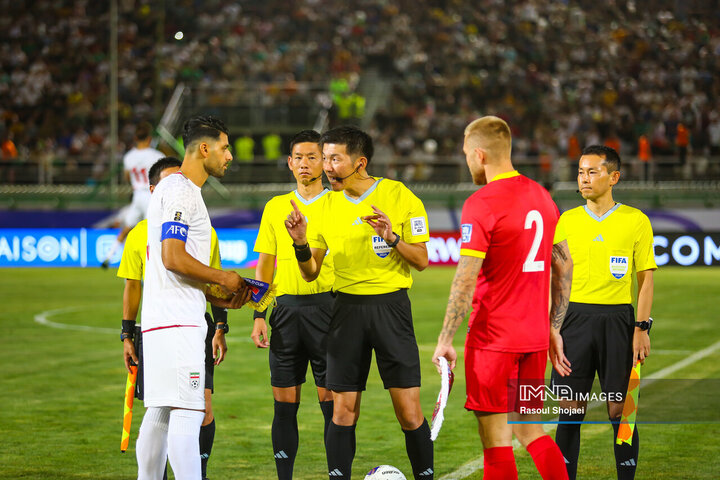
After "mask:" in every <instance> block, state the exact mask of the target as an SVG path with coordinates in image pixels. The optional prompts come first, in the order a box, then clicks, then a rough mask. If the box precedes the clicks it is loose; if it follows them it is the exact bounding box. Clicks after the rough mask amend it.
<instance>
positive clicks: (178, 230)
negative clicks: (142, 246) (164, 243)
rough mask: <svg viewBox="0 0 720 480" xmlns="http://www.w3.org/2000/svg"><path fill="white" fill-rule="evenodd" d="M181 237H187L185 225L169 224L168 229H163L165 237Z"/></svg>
mask: <svg viewBox="0 0 720 480" xmlns="http://www.w3.org/2000/svg"><path fill="white" fill-rule="evenodd" d="M178 235H179V236H181V237H187V227H184V226H182V225H172V224H171V225H169V226H168V229H167V230H166V231H165V235H164V236H165V237H173V238H177V236H178Z"/></svg>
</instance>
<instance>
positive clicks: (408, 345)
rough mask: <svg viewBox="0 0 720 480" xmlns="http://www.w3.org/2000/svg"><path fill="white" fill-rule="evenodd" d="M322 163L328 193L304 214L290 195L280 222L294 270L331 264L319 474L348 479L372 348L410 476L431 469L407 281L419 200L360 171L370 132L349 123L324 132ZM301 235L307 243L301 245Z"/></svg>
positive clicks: (418, 246)
mask: <svg viewBox="0 0 720 480" xmlns="http://www.w3.org/2000/svg"><path fill="white" fill-rule="evenodd" d="M320 143H321V145H322V152H323V169H324V170H325V174H326V176H327V178H328V180H329V181H330V185H331V186H332V188H333V190H334V192H332V193H331V194H330V195H329V196H328V199H327V201H326V203H325V207H324V210H323V214H322V215H321V216H319V217H317V218H315V217H313V218H311V219H310V221H309V222H307V221H306V219H305V217H304V215H303V214H302V212H301V211H300V210H299V209H298V207H297V202H295V201H293V202H292V203H293V207H292V208H293V211H292V213H291V214H290V215H289V216H288V218H287V221H286V222H285V226H286V227H287V230H288V232H289V233H290V237H291V238H292V241H293V247H294V248H295V257H296V258H297V263H298V265H299V266H300V270H301V272H302V276H303V278H304V279H305V280H308V281H311V280H314V279H315V278H317V276H318V275H319V274H320V273H321V272H322V270H323V269H324V267H323V263H324V259H325V254H326V252H331V253H332V255H333V257H332V258H333V262H334V267H335V283H334V287H333V289H334V290H335V291H336V292H337V299H336V301H335V305H334V307H333V315H332V321H331V323H330V331H329V333H328V340H327V368H328V370H327V388H328V389H329V390H331V391H332V396H333V402H334V410H333V417H332V422H331V423H330V425H329V426H328V429H327V437H326V442H325V447H326V451H327V458H328V477H329V478H330V479H331V480H332V479H335V478H350V476H351V470H352V462H353V458H354V456H355V425H356V423H357V420H358V416H359V414H360V399H361V395H362V391H363V390H365V386H366V382H367V376H368V372H369V370H370V360H371V358H372V353H373V351H374V352H375V357H376V359H377V366H378V371H379V373H380V377H381V378H382V380H383V384H384V386H385V388H386V389H388V390H389V392H390V397H391V399H392V402H393V407H394V408H395V415H396V416H397V419H398V421H399V422H400V426H401V428H402V430H403V432H404V433H405V445H406V449H407V454H408V457H409V459H410V464H411V465H412V470H413V475H414V477H415V478H416V479H432V478H433V474H434V473H433V444H432V441H431V440H430V428H429V426H428V423H427V421H426V420H425V418H424V417H423V413H422V410H421V408H420V359H419V356H418V347H417V342H416V340H415V333H414V330H413V321H412V312H411V306H410V300H409V298H408V295H407V289H408V288H410V286H411V285H412V276H411V275H410V269H411V268H414V269H416V270H423V269H424V268H425V267H426V266H427V264H428V256H427V248H426V246H425V243H426V242H427V241H428V240H429V231H428V221H427V214H426V213H425V207H424V206H423V204H422V202H421V201H420V199H418V198H417V197H416V196H415V195H414V194H413V193H412V192H411V191H410V190H409V189H408V188H407V187H405V186H404V185H403V184H402V183H400V182H396V181H393V180H388V179H385V178H375V177H372V176H370V175H369V174H368V173H367V166H368V164H369V163H370V160H371V159H372V155H373V144H372V139H371V138H370V136H369V135H368V134H367V133H365V132H363V131H361V130H359V129H357V128H354V127H339V128H335V129H332V130H329V131H327V132H326V133H324V134H323V136H322V138H321V140H320ZM308 242H309V244H308Z"/></svg>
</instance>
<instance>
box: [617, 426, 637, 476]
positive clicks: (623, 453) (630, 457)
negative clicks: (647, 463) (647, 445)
mask: <svg viewBox="0 0 720 480" xmlns="http://www.w3.org/2000/svg"><path fill="white" fill-rule="evenodd" d="M610 423H612V427H613V447H614V449H615V468H616V469H617V478H618V480H633V479H634V478H635V469H636V468H637V462H638V453H639V451H640V439H639V437H638V426H637V424H636V425H635V431H634V432H633V436H632V444H631V445H628V444H627V443H624V442H623V443H622V444H621V445H618V444H617V443H616V442H615V439H616V438H617V434H618V429H619V428H620V417H618V418H611V419H610Z"/></svg>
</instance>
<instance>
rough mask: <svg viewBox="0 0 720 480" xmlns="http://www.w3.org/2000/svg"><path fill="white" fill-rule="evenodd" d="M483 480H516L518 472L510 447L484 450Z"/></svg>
mask: <svg viewBox="0 0 720 480" xmlns="http://www.w3.org/2000/svg"><path fill="white" fill-rule="evenodd" d="M483 453H484V454H485V457H484V460H483V463H484V465H485V474H484V475H483V479H484V480H517V478H518V472H517V466H516V465H515V455H514V454H513V449H512V447H493V448H486V449H485V450H484V452H483Z"/></svg>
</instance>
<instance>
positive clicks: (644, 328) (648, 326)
mask: <svg viewBox="0 0 720 480" xmlns="http://www.w3.org/2000/svg"><path fill="white" fill-rule="evenodd" d="M652 324H653V319H652V317H649V318H648V319H647V322H635V327H636V328H639V329H640V330H642V331H643V332H648V333H650V329H651V328H652Z"/></svg>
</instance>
